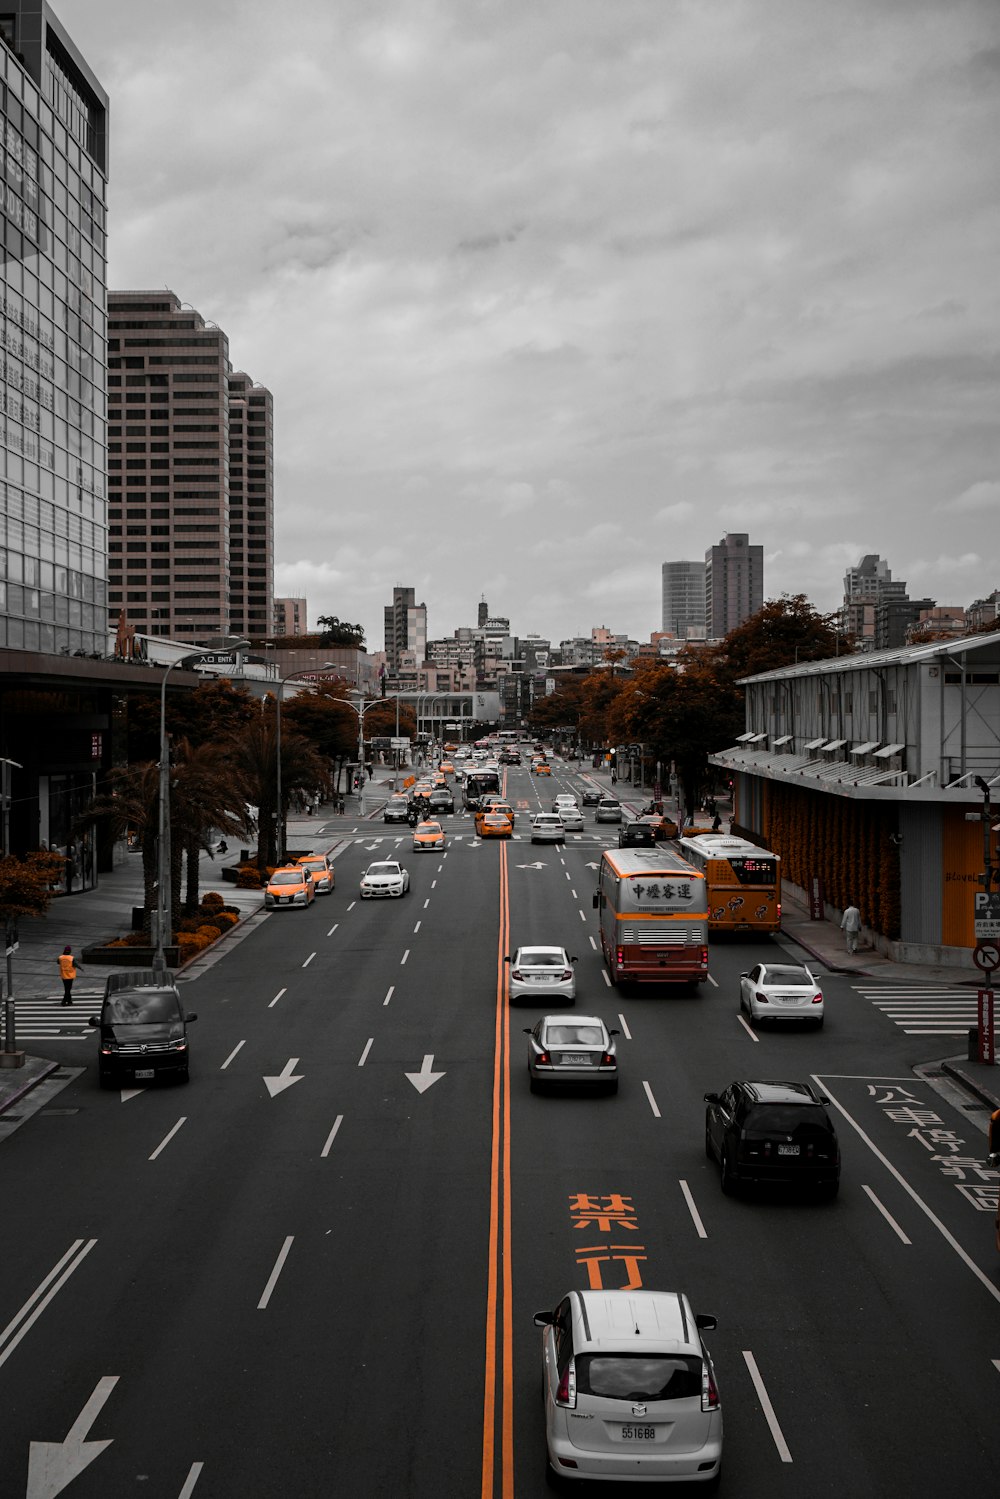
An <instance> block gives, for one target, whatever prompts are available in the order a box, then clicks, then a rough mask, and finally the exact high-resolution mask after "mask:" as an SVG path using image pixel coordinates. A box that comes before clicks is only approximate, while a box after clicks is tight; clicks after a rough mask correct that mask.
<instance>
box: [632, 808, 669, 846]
mask: <svg viewBox="0 0 1000 1499" xmlns="http://www.w3.org/2000/svg"><path fill="white" fill-rule="evenodd" d="M635 820H636V822H644V823H645V824H646V826H647V827H649V828H652V830H653V837H654V838H657V839H662V838H676V837H677V824H676V822H674V820H673V818H672V817H665V816H663V814H662V813H659V812H645V813H643V815H642V816H641V817H637V818H636V819H635Z"/></svg>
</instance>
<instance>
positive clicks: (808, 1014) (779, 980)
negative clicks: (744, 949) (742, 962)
mask: <svg viewBox="0 0 1000 1499" xmlns="http://www.w3.org/2000/svg"><path fill="white" fill-rule="evenodd" d="M740 1009H741V1010H745V1011H746V1013H747V1015H748V1016H749V1018H750V1023H751V1025H752V1024H753V1023H754V1021H757V1020H773V1021H775V1022H783V1021H786V1020H805V1021H807V1022H811V1024H812V1025H814V1026H815V1027H816V1029H817V1030H819V1028H820V1026H821V1025H822V1024H823V991H822V989H821V988H820V986H819V984H818V983H817V982H816V980H815V979H814V978H813V976H812V974H811V973H810V971H809V969H808V968H807V967H806V966H805V964H804V963H757V964H756V965H755V966H754V967H753V968H751V969H750V971H749V972H748V973H741V974H740Z"/></svg>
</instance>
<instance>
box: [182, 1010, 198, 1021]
mask: <svg viewBox="0 0 1000 1499" xmlns="http://www.w3.org/2000/svg"><path fill="white" fill-rule="evenodd" d="M184 1019H185V1020H186V1021H187V1022H188V1024H189V1025H190V1024H191V1021H192V1020H197V1019H198V1011H197V1010H191V1011H189V1013H188V1014H187V1015H185V1016H184Z"/></svg>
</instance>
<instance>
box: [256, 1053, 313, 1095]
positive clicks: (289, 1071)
mask: <svg viewBox="0 0 1000 1499" xmlns="http://www.w3.org/2000/svg"><path fill="white" fill-rule="evenodd" d="M298 1065H299V1059H298V1057H291V1058H290V1059H289V1060H288V1061H287V1062H286V1063H285V1065H284V1067H282V1069H281V1074H280V1076H279V1077H266V1078H265V1079H264V1082H265V1083H266V1084H267V1091H268V1092H269V1093H270V1095H271V1097H272V1098H274V1097H275V1096H276V1095H277V1094H278V1093H284V1091H285V1089H286V1088H290V1087H291V1086H292V1084H293V1083H300V1082H301V1081H302V1079H303V1077H304V1076H305V1073H302V1072H300V1073H298V1074H296V1072H295V1069H296V1067H297V1066H298Z"/></svg>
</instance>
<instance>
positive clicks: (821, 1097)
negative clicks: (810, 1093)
mask: <svg viewBox="0 0 1000 1499" xmlns="http://www.w3.org/2000/svg"><path fill="white" fill-rule="evenodd" d="M818 1097H819V1101H820V1103H826V1104H828V1103H829V1102H830V1100H829V1099H828V1098H827V1096H826V1094H825V1093H820V1094H818Z"/></svg>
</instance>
